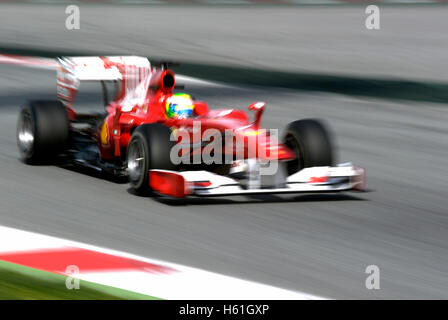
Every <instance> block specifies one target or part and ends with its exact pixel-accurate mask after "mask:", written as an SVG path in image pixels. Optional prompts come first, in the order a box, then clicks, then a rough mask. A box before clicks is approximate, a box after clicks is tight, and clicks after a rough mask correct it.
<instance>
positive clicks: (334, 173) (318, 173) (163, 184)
mask: <svg viewBox="0 0 448 320" xmlns="http://www.w3.org/2000/svg"><path fill="white" fill-rule="evenodd" d="M149 175H150V176H149V181H150V186H151V188H152V190H153V191H155V192H157V193H159V194H161V195H166V196H171V197H176V198H184V197H187V196H200V197H206V196H225V195H247V194H265V193H268V194H280V193H306V192H315V193H319V192H338V191H347V190H356V191H363V190H365V188H366V170H365V169H364V168H360V167H355V166H352V165H351V164H345V165H344V164H342V165H339V166H336V167H312V168H304V169H302V170H300V171H299V172H296V173H294V174H292V175H290V176H288V177H286V179H283V181H280V182H277V183H275V184H272V185H270V186H259V187H257V188H250V187H248V184H244V183H242V182H241V181H240V180H237V179H233V178H231V177H228V176H222V175H218V174H215V173H212V172H209V171H181V172H178V171H168V170H150V171H149Z"/></svg>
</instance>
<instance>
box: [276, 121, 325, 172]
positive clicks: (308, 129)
mask: <svg viewBox="0 0 448 320" xmlns="http://www.w3.org/2000/svg"><path fill="white" fill-rule="evenodd" d="M283 143H284V144H285V145H286V146H288V147H289V148H290V149H291V150H292V151H294V153H295V154H296V156H297V159H295V160H291V161H287V162H286V172H287V174H288V176H289V175H291V174H294V173H296V172H297V171H300V170H302V169H303V168H308V167H319V166H332V165H333V163H334V154H333V147H332V142H331V139H330V134H329V132H328V131H327V129H326V128H325V126H324V125H323V123H322V122H320V121H319V120H315V119H303V120H297V121H294V122H291V123H290V124H289V125H288V126H287V127H286V131H285V134H284V138H283Z"/></svg>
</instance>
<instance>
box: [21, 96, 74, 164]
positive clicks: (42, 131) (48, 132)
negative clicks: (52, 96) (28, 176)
mask: <svg viewBox="0 0 448 320" xmlns="http://www.w3.org/2000/svg"><path fill="white" fill-rule="evenodd" d="M68 140H69V120H68V116H67V109H66V107H65V106H64V105H63V104H62V103H61V102H60V101H51V100H36V101H29V102H27V103H26V104H25V105H24V106H23V107H22V109H21V111H20V114H19V119H18V123H17V145H18V148H19V153H20V157H21V159H22V160H23V161H24V162H25V163H28V164H33V163H38V162H43V161H45V162H47V161H51V160H52V159H53V158H54V157H55V156H57V155H58V154H60V153H61V152H63V151H65V150H66V148H67V144H68Z"/></svg>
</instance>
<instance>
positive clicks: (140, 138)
mask: <svg viewBox="0 0 448 320" xmlns="http://www.w3.org/2000/svg"><path fill="white" fill-rule="evenodd" d="M170 136H171V130H170V129H169V128H168V127H167V126H164V125H162V124H160V123H152V124H143V125H140V126H138V127H137V128H136V129H135V130H134V132H133V133H132V137H131V140H130V142H129V145H128V151H127V165H128V173H129V182H130V184H131V187H132V189H134V191H135V192H136V193H137V194H147V193H149V192H150V191H151V188H150V186H149V170H151V169H162V170H175V169H176V166H175V165H174V164H173V163H172V162H171V159H170V152H171V148H172V147H173V146H174V145H175V144H176V142H175V141H171V140H170Z"/></svg>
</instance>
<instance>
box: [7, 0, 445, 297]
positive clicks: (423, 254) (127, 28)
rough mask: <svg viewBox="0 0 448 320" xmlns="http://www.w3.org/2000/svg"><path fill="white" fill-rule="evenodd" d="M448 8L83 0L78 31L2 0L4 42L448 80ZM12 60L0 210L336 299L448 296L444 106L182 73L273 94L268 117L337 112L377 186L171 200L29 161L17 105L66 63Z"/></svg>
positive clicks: (247, 96) (58, 229) (44, 227)
mask: <svg viewBox="0 0 448 320" xmlns="http://www.w3.org/2000/svg"><path fill="white" fill-rule="evenodd" d="M218 10H219V11H218ZM446 11H447V7H444V6H440V7H438V6H428V7H425V6H411V7H392V6H384V7H382V16H381V19H382V22H381V26H382V27H381V30H378V31H369V30H367V29H366V28H365V27H364V18H365V15H364V7H362V6H354V7H352V6H350V7H331V8H326V7H316V8H309V7H294V8H292V7H278V8H274V7H251V8H231V7H229V8H204V7H179V8H176V7H171V8H165V7H153V6H151V7H140V6H132V7H131V6H130V7H124V6H120V7H115V6H111V7H107V8H103V7H98V6H95V5H91V6H83V5H82V4H81V12H82V13H81V16H82V18H81V19H82V22H81V29H80V30H79V31H76V32H71V31H70V32H68V31H67V30H65V29H64V28H63V26H64V20H65V16H64V15H63V14H62V12H63V7H61V6H44V5H42V6H30V7H26V6H16V5H4V6H2V7H1V10H0V39H1V42H2V43H1V44H0V45H5V46H27V47H39V48H59V49H64V51H67V48H73V49H74V50H75V49H76V50H84V49H85V50H91V49H94V50H97V51H104V52H105V53H108V54H116V53H128V54H140V55H147V56H157V57H164V56H165V57H170V58H172V59H179V60H182V61H183V60H192V61H201V62H210V63H217V64H227V63H228V64H233V65H239V66H251V67H258V68H262V69H264V68H268V69H271V68H276V69H279V70H286V71H288V70H290V71H301V70H307V71H310V72H316V73H328V74H339V75H344V74H350V75H360V76H366V77H374V76H381V77H399V78H403V79H417V80H424V79H429V80H432V81H436V80H437V81H446V78H447V74H448V69H447V68H448V63H447V59H446V52H447V49H448V40H447V37H446V30H448V28H447V27H448V20H446ZM179 13H182V15H181V14H179ZM173 16H175V17H176V19H167V17H173ZM130 17H132V18H130ZM117 20H121V21H123V23H119V24H118V23H116V21H117ZM166 21H170V22H171V23H169V24H167V23H166ZM161 25H163V28H160V26H161ZM0 75H1V76H0V145H1V148H0V166H1V170H0V203H2V206H1V208H0V225H7V226H12V227H18V228H23V229H27V230H32V231H35V232H41V233H44V234H49V235H54V236H58V237H62V238H69V239H73V240H77V241H82V242H87V243H91V244H94V245H98V246H104V247H110V248H116V249H117V250H122V251H126V252H130V253H135V254H139V255H142V256H151V257H155V258H158V259H162V260H167V261H173V262H176V263H181V264H185V265H189V266H194V267H199V268H203V269H207V270H211V271H215V272H219V273H222V274H228V275H231V276H235V277H238V278H244V279H249V280H254V281H257V282H262V283H266V284H271V285H275V286H278V287H282V288H289V289H293V290H299V291H302V292H308V293H310V294H315V295H319V296H325V297H330V298H445V299H448V276H447V275H448V247H447V245H446V244H447V243H448V234H447V232H446V230H447V229H448V219H447V209H446V208H448V198H447V197H446V187H447V185H448V170H447V167H446V165H447V161H446V159H447V158H448V139H447V134H448V129H447V123H448V113H447V112H446V110H447V109H446V106H445V105H442V104H434V103H428V102H408V101H406V102H400V101H398V100H397V101H395V102H389V101H386V100H381V99H373V98H369V99H364V98H359V97H358V98H356V97H349V96H346V95H339V94H328V93H305V92H303V91H294V90H274V89H273V88H269V87H263V88H248V87H236V86H219V85H217V86H208V85H206V84H204V83H202V82H191V81H188V80H185V84H186V87H187V89H188V91H189V92H191V93H192V94H194V95H195V96H196V97H198V98H200V99H201V100H202V99H203V100H206V101H209V102H210V103H211V106H212V107H218V106H219V107H222V106H225V105H230V106H239V107H241V108H243V107H245V106H247V105H248V104H250V103H251V102H253V99H256V100H259V101H266V102H267V108H268V110H269V117H266V118H265V119H263V125H264V127H267V128H282V127H283V126H284V124H285V123H288V122H289V121H290V120H291V119H296V118H299V117H300V118H301V117H320V118H325V119H327V120H328V122H329V123H330V125H331V127H332V128H333V131H334V134H335V137H336V139H337V140H336V142H337V145H338V146H339V147H340V152H339V155H340V157H339V161H340V162H344V161H345V160H351V161H353V162H354V163H359V164H362V166H363V167H366V168H367V169H368V173H369V186H368V187H369V192H367V193H362V194H358V193H347V194H339V195H330V194H329V195H303V196H297V197H291V196H269V197H251V198H249V199H246V198H238V197H234V198H230V199H218V200H214V199H210V200H207V199H199V201H195V200H191V201H190V202H189V203H188V204H187V205H186V206H171V205H169V204H165V203H159V202H157V201H154V200H153V199H150V198H141V197H136V196H134V195H131V194H128V193H126V192H125V191H126V189H127V188H128V186H127V185H125V184H117V183H113V182H109V181H105V180H102V179H99V178H97V177H95V176H92V175H80V174H79V173H77V172H72V171H69V170H65V169H62V168H58V167H47V166H40V167H30V166H25V165H24V164H22V163H20V162H19V161H18V152H17V147H16V138H15V132H16V120H17V114H18V107H19V106H20V105H21V104H22V103H23V102H24V100H25V99H27V98H34V99H37V98H51V99H53V98H54V97H55V81H54V77H55V74H54V72H49V71H46V70H36V69H26V68H22V67H18V66H6V65H1V66H0ZM87 89H89V90H84V91H83V92H84V93H82V94H80V96H79V99H80V100H79V101H80V104H79V106H78V107H79V108H88V107H89V106H92V105H100V102H99V101H100V99H101V95H100V94H99V93H93V91H90V88H87ZM92 90H93V89H92ZM98 90H99V88H97V90H96V91H95V92H97V91H98ZM369 265H377V266H378V267H379V268H380V270H381V289H380V290H367V289H366V287H365V279H366V277H367V274H365V269H366V267H367V266H369Z"/></svg>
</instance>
